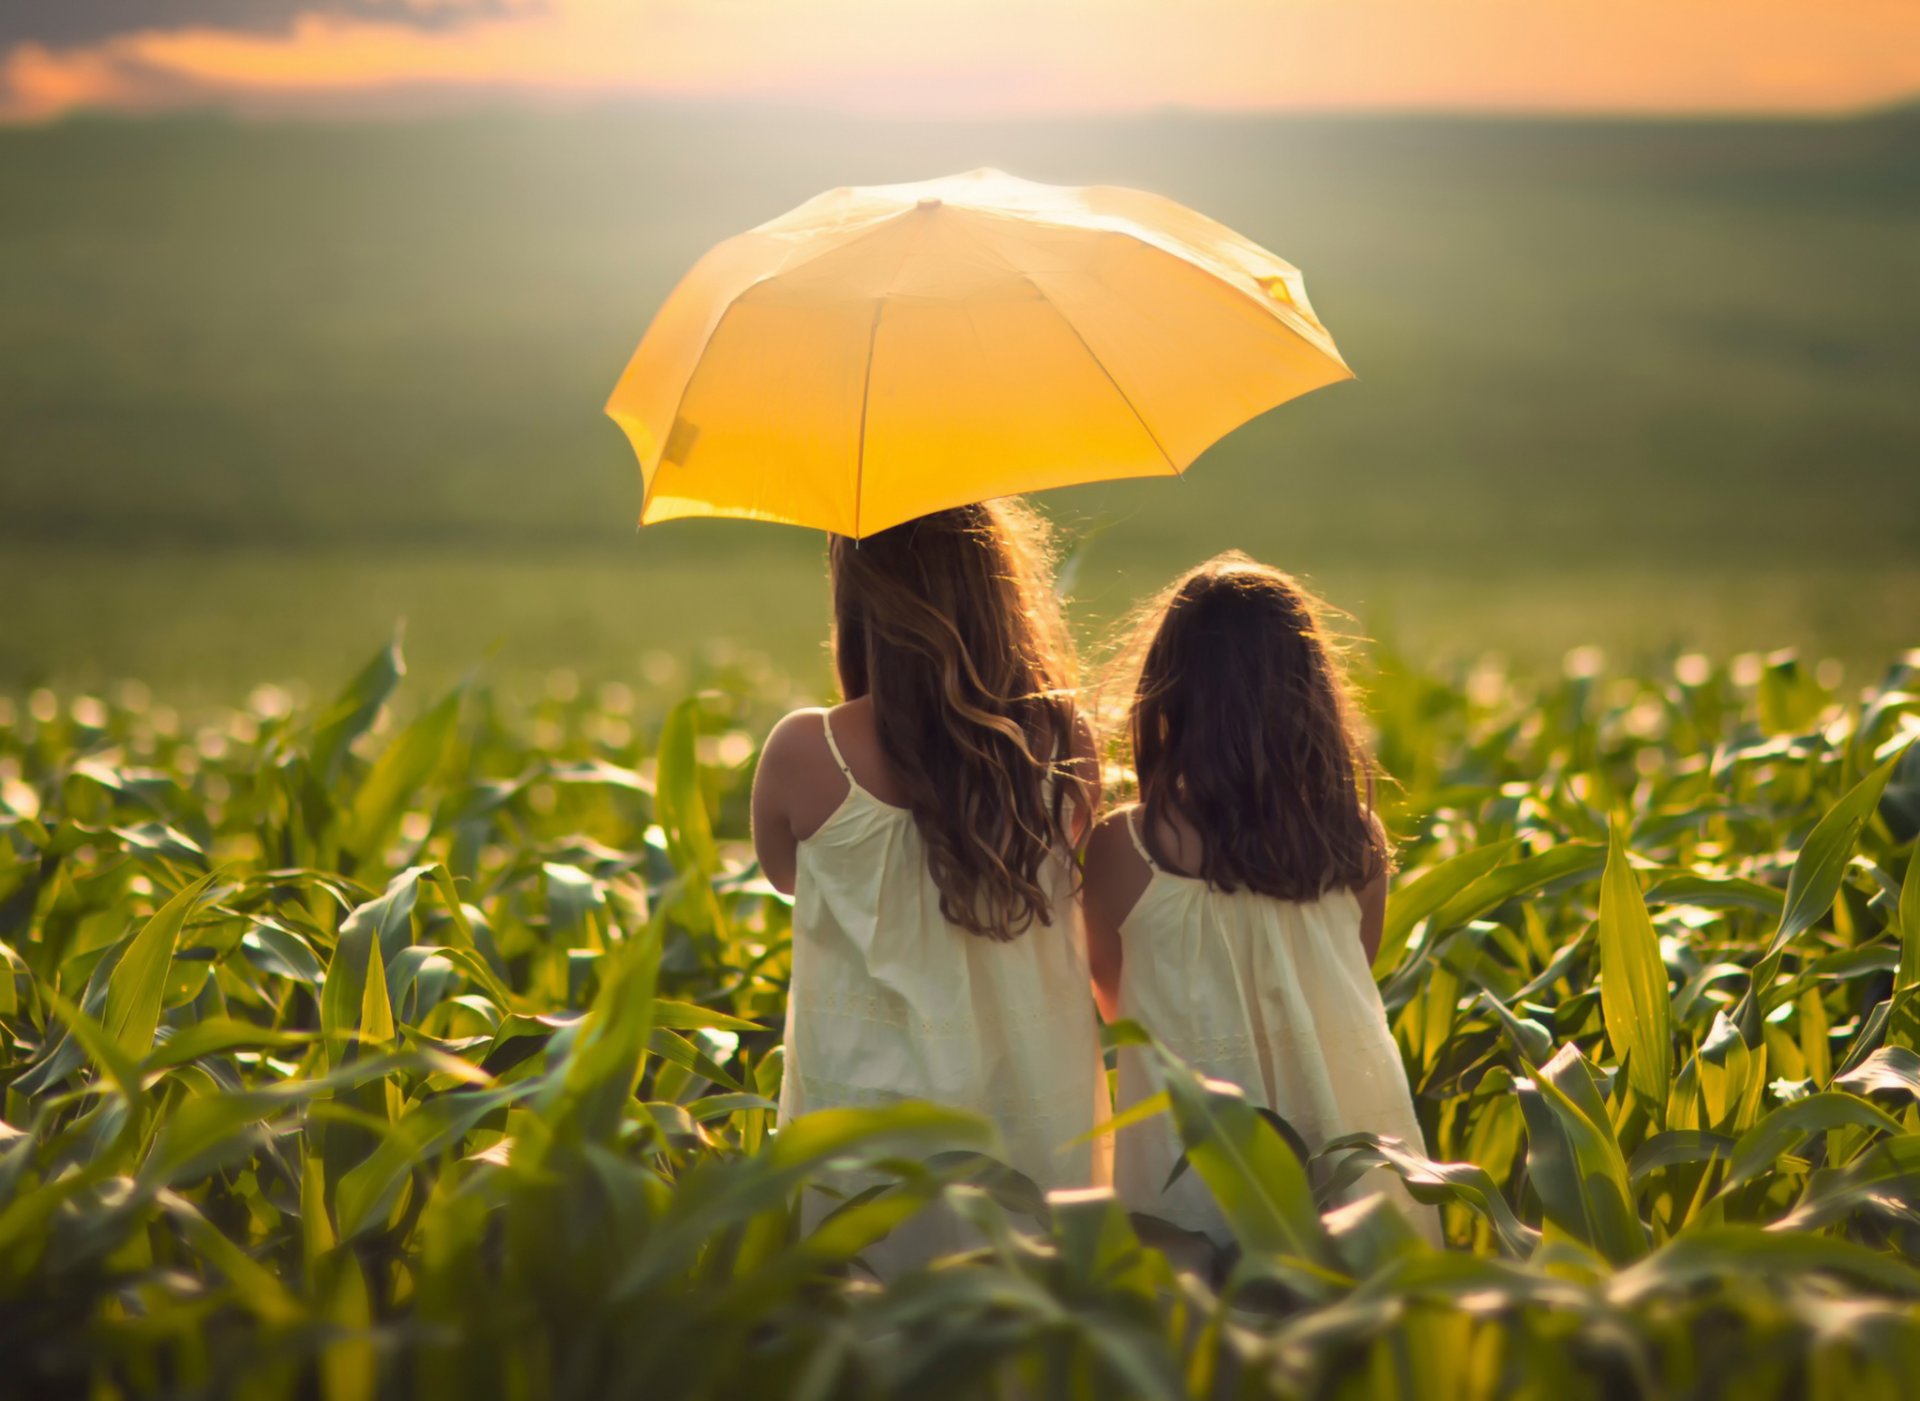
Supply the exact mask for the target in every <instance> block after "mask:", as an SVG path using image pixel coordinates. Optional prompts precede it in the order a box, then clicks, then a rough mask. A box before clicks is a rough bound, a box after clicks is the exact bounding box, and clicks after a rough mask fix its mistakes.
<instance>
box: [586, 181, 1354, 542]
mask: <svg viewBox="0 0 1920 1401" xmlns="http://www.w3.org/2000/svg"><path fill="white" fill-rule="evenodd" d="M1351 375H1352V372H1351V371H1350V370H1348V369H1347V366H1346V363H1345V362H1344V361H1342V360H1341V358H1340V352H1339V351H1338V350H1336V349H1335V348H1334V344H1333V338H1332V337H1331V336H1329V335H1328V334H1327V331H1326V328H1325V327H1324V326H1322V325H1321V324H1320V322H1319V320H1318V319H1316V318H1315V316H1314V314H1313V310H1312V308H1311V307H1310V306H1309V305H1308V303H1307V294H1306V289H1305V286H1304V285H1303V284H1302V281H1301V278H1300V273H1299V271H1298V270H1297V269H1295V268H1294V267H1292V266H1291V265H1290V264H1288V263H1285V262H1282V261H1281V260H1280V259H1279V258H1276V257H1275V256H1274V255H1273V254H1271V253H1269V252H1267V251H1266V250H1265V249H1264V248H1261V247H1259V246H1258V245H1257V244H1254V243H1252V242H1249V241H1248V240H1247V239H1245V238H1242V237H1241V236H1240V235H1239V234H1236V233H1234V232H1233V231H1232V230H1231V229H1228V228H1226V227H1225V226H1223V225H1221V224H1217V223H1215V222H1214V221H1213V220H1211V219H1208V218H1206V217H1204V216H1202V215H1200V214H1196V213H1195V212H1194V211H1192V210H1191V209H1188V208H1186V207H1184V206H1182V205H1179V204H1176V203H1174V202H1173V201H1172V200H1169V199H1163V198H1161V197H1160V196H1158V195H1151V194H1144V193H1142V192H1140V191H1138V190H1127V189H1118V188H1112V187H1102V186H1091V187H1088V188H1084V189H1076V188H1070V187H1067V186H1058V185H1039V184H1034V183H1033V182H1031V181H1027V180H1019V179H1016V178H1014V177H1013V176H1010V175H1005V174H1002V173H1001V172H999V171H996V170H976V171H973V172H972V173H971V174H967V175H956V176H952V177H949V178H947V179H944V180H928V181H925V182H923V183H920V184H913V185H876V186H867V187H863V188H842V189H838V190H831V191H828V192H827V193H826V194H823V195H820V196H818V197H817V198H814V199H811V200H808V201H807V202H806V203H805V204H803V205H801V206H800V207H799V208H797V209H795V210H793V211H792V212H790V213H788V214H784V215H782V216H781V217H780V218H778V219H775V220H773V221H772V222H771V223H767V224H762V225H761V226H760V227H759V228H757V229H753V230H750V231H749V232H747V233H744V234H741V235H739V236H738V237H736V238H731V239H728V240H727V241H726V242H724V243H722V244H720V245H719V246H718V247H716V248H714V249H713V250H712V251H711V252H709V253H708V254H707V255H706V256H705V257H704V258H702V259H701V260H700V261H699V262H698V263H697V264H696V265H695V266H694V268H693V270H692V271H691V272H689V273H688V274H687V276H686V278H685V279H684V280H683V281H682V282H681V283H680V285H679V286H678V287H677V288H675V289H674V291H673V293H672V295H671V296H669V297H668V298H667V302H666V304H665V305H664V306H663V307H662V308H661V309H660V313H659V315H658V316H656V317H655V318H654V322H653V325H652V326H651V327H649V328H648V330H647V334H646V337H645V338H644V339H643V340H642V341H641V342H640V348H639V349H638V350H636V351H635V352H634V355H633V359H632V360H631V361H629V362H628V364H627V368H626V372H625V373H624V374H622V375H621V377H620V382H619V384H618V385H617V386H615V388H614V391H613V397H612V398H611V399H609V400H608V401H607V413H608V414H609V415H611V416H612V418H613V419H614V421H615V422H617V423H618V424H619V425H620V427H621V428H622V429H624V430H625V431H626V434H627V437H628V439H629V440H630V441H631V442H632V443H633V447H634V451H635V452H637V453H638V454H639V456H640V467H641V472H642V475H643V476H644V478H645V481H646V497H645V504H644V505H643V506H642V508H641V514H640V519H641V521H642V522H643V523H645V522H651V521H661V520H670V519H673V518H676V517H680V516H744V517H747V518H750V519H753V520H770V521H785V522H789V523H792V524H795V525H807V526H814V527H818V528H820V529H823V530H830V531H835V532H837V533H839V534H842V535H851V536H855V537H859V536H862V535H871V534H873V533H874V532H875V531H879V530H884V529H886V528H887V527H888V526H891V525H897V524H899V523H900V522H901V521H904V520H909V519H911V518H913V517H914V516H920V515H925V514H927V513H928V512H931V511H938V510H942V509H944V508H946V507H948V506H957V505H961V504H963V503H966V502H969V501H983V500H987V499H989V498H991V497H996V496H1008V495H1012V494H1014V493H1017V492H1026V491H1037V490H1041V489H1043V488H1047V487H1056V486H1064V485H1067V484H1070V483H1074V482H1088V481H1099V480H1103V479H1106V478H1111V477H1144V476H1166V475H1175V474H1178V473H1179V472H1181V471H1183V470H1184V469H1185V468H1186V467H1187V466H1188V465H1189V464H1190V463H1191V462H1192V461H1193V460H1194V459H1195V458H1196V457H1198V456H1199V455H1200V453H1201V452H1202V451H1203V450H1205V449H1206V448H1207V446H1208V445H1210V444H1211V443H1213V442H1215V441H1217V440H1218V439H1219V438H1220V437H1222V436H1223V435H1224V434H1226V433H1227V432H1229V431H1230V430H1232V429H1233V428H1235V427H1237V426H1238V425H1239V424H1242V423H1244V422H1246V421H1247V420H1248V419H1250V418H1252V417H1254V416H1255V415H1257V414H1259V413H1262V412H1264V411H1265V410H1267V409H1270V408H1272V407H1274V406H1275V405H1276V404H1280V403H1284V402H1285V401H1286V400H1288V399H1291V398H1294V397H1295V396H1296V395H1300V394H1304V393H1306V392H1307V391H1308V390H1311V389H1318V388H1319V387H1320V386H1321V385H1324V384H1331V383H1333V382H1334V381H1336V380H1342V379H1348V378H1351Z"/></svg>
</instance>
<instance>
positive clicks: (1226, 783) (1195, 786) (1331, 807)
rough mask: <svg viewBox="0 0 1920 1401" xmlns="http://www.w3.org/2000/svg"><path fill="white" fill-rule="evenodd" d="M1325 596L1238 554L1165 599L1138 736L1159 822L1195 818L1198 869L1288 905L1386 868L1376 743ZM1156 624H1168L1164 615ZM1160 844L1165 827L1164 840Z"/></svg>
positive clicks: (1137, 749)
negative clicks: (1332, 630)
mask: <svg viewBox="0 0 1920 1401" xmlns="http://www.w3.org/2000/svg"><path fill="white" fill-rule="evenodd" d="M1320 611H1321V605H1320V604H1319V601H1318V600H1317V599H1315V598H1314V597H1313V595H1312V594H1310V593H1308V592H1307V591H1306V590H1305V589H1303V588H1302V587H1301V586H1300V585H1299V584H1297V583H1295V582H1294V580H1293V579H1291V578H1290V577H1289V576H1287V575H1286V574H1283V573H1282V572H1281V571H1279V570H1278V569H1274V568H1272V567H1270V566H1268V565H1264V564H1260V563H1258V562H1256V561H1254V560H1251V559H1249V558H1247V557H1246V556H1245V555H1242V554H1239V553H1237V552H1235V553H1231V554H1225V555H1221V556H1219V557H1217V558H1215V559H1212V560H1209V561H1208V562H1207V563H1205V564H1203V565H1201V566H1199V567H1198V568H1196V569H1194V570H1192V571H1190V572H1189V573H1187V574H1186V575H1184V576H1182V577H1181V578H1180V579H1178V580H1176V581H1175V582H1174V583H1173V584H1172V585H1171V586H1170V587H1169V588H1168V590H1167V592H1166V593H1164V594H1163V595H1161V598H1160V599H1159V600H1158V601H1157V602H1156V604H1155V605H1154V606H1153V607H1152V609H1151V610H1150V612H1149V614H1148V615H1147V620H1146V622H1145V623H1144V624H1143V629H1144V630H1145V632H1146V636H1145V641H1144V643H1143V644H1136V650H1140V648H1141V647H1142V646H1143V648H1144V650H1143V653H1142V655H1141V659H1140V663H1139V666H1140V670H1139V680H1138V683H1137V685H1136V687H1135V690H1134V696H1133V702H1132V706H1131V709H1130V711H1129V714H1128V721H1127V731H1128V739H1129V740H1130V741H1131V744H1132V747H1133V758H1134V769H1135V772H1136V773H1137V774H1138V776H1139V781H1140V801H1141V804H1142V806H1143V807H1144V809H1145V814H1144V815H1145V818H1146V824H1145V825H1146V830H1147V831H1148V833H1152V832H1155V831H1158V830H1161V829H1162V828H1163V827H1164V826H1166V825H1168V821H1169V819H1170V818H1173V817H1178V818H1181V819H1184V820H1185V823H1186V825H1188V826H1190V827H1191V828H1192V829H1193V830H1194V831H1195V832H1196V833H1197V834H1198V835H1199V838H1200V844H1201V859H1200V868H1199V869H1198V870H1197V871H1194V872H1192V874H1194V875H1197V876H1199V877H1201V878H1202V879H1204V880H1206V881H1208V882H1210V883H1211V884H1213V885H1215V886H1218V887H1219V888H1221V889H1223V890H1229V891H1231V890H1238V889H1241V888H1243V887H1244V888H1246V889H1250V890H1254V891H1257V892H1258V893H1260V894H1262V895H1271V896H1275V897H1277V898H1279V899H1283V900H1314V899H1317V898H1319V897H1320V896H1321V895H1324V894H1325V893H1326V892H1327V891H1329V890H1332V889H1335V888H1345V889H1358V888H1359V887H1361V886H1363V885H1365V884H1366V883H1367V882H1368V881H1370V880H1371V879H1373V877H1374V876H1376V875H1377V874H1379V872H1380V871H1381V870H1382V869H1384V868H1385V866H1386V863H1387V861H1388V849H1387V845H1386V839H1385V837H1384V836H1383V834H1382V833H1381V831H1380V829H1379V828H1378V826H1377V825H1376V824H1375V823H1374V821H1373V818H1372V814H1371V812H1370V811H1369V797H1368V788H1369V785H1368V784H1367V781H1366V775H1367V774H1368V773H1369V772H1370V771H1371V762H1372V761H1371V760H1370V758H1369V757H1368V755H1367V751H1366V748H1365V746H1364V744H1363V743H1362V740H1361V737H1360V733H1359V729H1358V726H1357V724H1356V722H1355V718H1354V708H1353V704H1352V701H1351V698H1350V696H1349V694H1348V683H1347V679H1346V674H1345V669H1344V667H1343V666H1342V664H1341V659H1340V655H1339V653H1338V651H1337V650H1336V649H1335V648H1334V646H1333V645H1332V644H1331V643H1330V641H1329V640H1328V638H1327V637H1326V635H1325V633H1324V630H1323V629H1322V627H1321V624H1320ZM1156 620H1157V622H1156ZM1149 840H1151V838H1149Z"/></svg>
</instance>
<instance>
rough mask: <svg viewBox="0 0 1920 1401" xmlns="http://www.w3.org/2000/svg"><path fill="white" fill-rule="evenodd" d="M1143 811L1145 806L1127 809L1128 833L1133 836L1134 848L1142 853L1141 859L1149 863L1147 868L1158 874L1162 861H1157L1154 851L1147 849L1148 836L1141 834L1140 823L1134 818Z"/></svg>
mask: <svg viewBox="0 0 1920 1401" xmlns="http://www.w3.org/2000/svg"><path fill="white" fill-rule="evenodd" d="M1143 811H1145V809H1143V808H1129V809H1128V810H1127V816H1126V819H1125V820H1126V824H1127V835H1128V836H1129V837H1132V838H1133V849H1134V850H1135V851H1137V852H1139V853H1140V859H1141V860H1142V861H1144V862H1146V863H1147V869H1148V870H1149V871H1152V872H1154V873H1155V874H1158V873H1159V870H1160V863H1159V862H1157V861H1155V860H1154V859H1153V853H1152V852H1150V851H1148V850H1147V842H1146V838H1144V837H1143V836H1141V835H1140V824H1139V823H1138V822H1136V821H1135V820H1134V819H1136V818H1137V817H1139V816H1140V814H1141V813H1142V812H1143Z"/></svg>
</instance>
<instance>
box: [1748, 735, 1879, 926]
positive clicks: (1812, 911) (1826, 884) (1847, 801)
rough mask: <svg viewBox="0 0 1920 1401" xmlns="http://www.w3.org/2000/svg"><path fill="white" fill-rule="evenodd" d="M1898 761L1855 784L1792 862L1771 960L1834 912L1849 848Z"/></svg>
mask: <svg viewBox="0 0 1920 1401" xmlns="http://www.w3.org/2000/svg"><path fill="white" fill-rule="evenodd" d="M1902 752H1904V751H1902ZM1899 759H1900V755H1899V754H1895V755H1893V756H1892V757H1891V758H1889V759H1888V760H1887V761H1886V762H1885V763H1884V764H1882V765H1880V767H1879V768H1877V769H1875V770H1874V771H1873V772H1872V773H1870V774H1868V775H1867V776H1866V777H1865V778H1863V779H1861V780H1860V781H1859V782H1858V783H1856V784H1854V786H1853V787H1852V788H1851V789H1849V790H1848V792H1847V794H1846V796H1845V797H1843V798H1841V799H1840V801H1839V802H1837V803H1835V804H1834V805H1833V806H1832V807H1831V808H1830V809H1828V811H1827V814H1826V816H1824V817H1822V818H1821V819H1820V821H1819V822H1817V823H1816V824H1815V825H1814V828H1813V831H1811V832H1809V833H1808V834H1807V840H1806V843H1805V845H1803V846H1802V847H1801V848H1800V854H1799V855H1798V856H1797V857H1795V858H1794V862H1793V871H1792V873H1791V874H1789V875H1788V877H1787V901H1786V908H1785V910H1784V911H1783V912H1782V913H1781V916H1780V928H1779V929H1778V930H1777V931H1775V933H1774V936H1773V940H1772V942H1771V943H1769V944H1768V946H1767V953H1768V955H1769V956H1771V955H1774V954H1778V953H1779V952H1780V951H1781V950H1782V949H1784V948H1785V947H1786V946H1787V945H1788V944H1790V943H1792V942H1793V941H1794V940H1795V939H1797V938H1799V937H1800V935H1802V934H1804V933H1805V932H1806V931H1807V930H1809V929H1811V928H1812V927H1813V926H1814V924H1815V923H1816V922H1817V921H1818V920H1819V919H1820V917H1821V916H1822V915H1824V914H1826V912H1827V911H1828V910H1829V909H1831V908H1832V907H1833V900H1834V897H1835V896H1836V895H1838V894H1839V893H1840V881H1841V879H1842V878H1843V877H1844V876H1845V875H1846V873H1847V863H1848V862H1849V861H1850V860H1852V858H1853V844H1854V842H1855V841H1856V840H1858V838H1859V836H1860V829H1861V828H1862V827H1864V826H1865V825H1866V823H1867V819H1868V818H1870V817H1872V816H1873V809H1874V807H1875V805H1876V804H1878V803H1879V801H1880V794H1881V791H1882V790H1883V789H1885V788H1886V786H1887V779H1888V778H1889V777H1890V776H1891V775H1892V773H1893V766H1894V765H1895V764H1896V763H1898V762H1899Z"/></svg>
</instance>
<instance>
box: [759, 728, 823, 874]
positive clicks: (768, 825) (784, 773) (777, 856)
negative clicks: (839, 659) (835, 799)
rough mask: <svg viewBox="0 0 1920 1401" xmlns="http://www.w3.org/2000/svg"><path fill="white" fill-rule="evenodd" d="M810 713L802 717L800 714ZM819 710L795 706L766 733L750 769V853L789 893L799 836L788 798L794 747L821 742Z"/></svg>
mask: <svg viewBox="0 0 1920 1401" xmlns="http://www.w3.org/2000/svg"><path fill="white" fill-rule="evenodd" d="M803 716H805V717H811V718H808V719H804V720H803V719H802V717H803ZM819 716H820V712H819V711H800V710H796V711H794V712H793V714H791V715H789V716H787V717H786V718H785V719H783V720H782V721H781V722H780V723H779V724H777V725H775V726H774V727H773V730H772V731H771V732H770V733H769V734H768V735H767V742H766V743H765V744H763V745H761V746H760V762H759V764H757V765H756V766H755V768H754V771H753V853H754V855H755V856H757V857H759V858H760V870H761V873H762V874H763V875H765V876H766V878H767V880H768V881H769V882H771V883H772V885H773V888H774V889H775V890H777V891H779V892H780V893H781V894H782V895H791V894H793V872H794V866H795V863H796V860H797V858H798V854H799V850H800V839H799V837H798V836H797V835H796V834H795V832H794V830H793V816H792V810H791V799H792V789H793V770H794V767H795V761H796V757H797V755H796V751H797V750H798V749H799V748H800V747H801V746H802V745H803V744H804V743H805V741H806V739H807V738H808V736H807V734H806V728H807V727H809V726H810V727H811V728H812V731H813V735H812V737H813V739H814V741H815V742H816V743H821V742H822V741H821V740H820V738H819V727H820V718H819Z"/></svg>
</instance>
